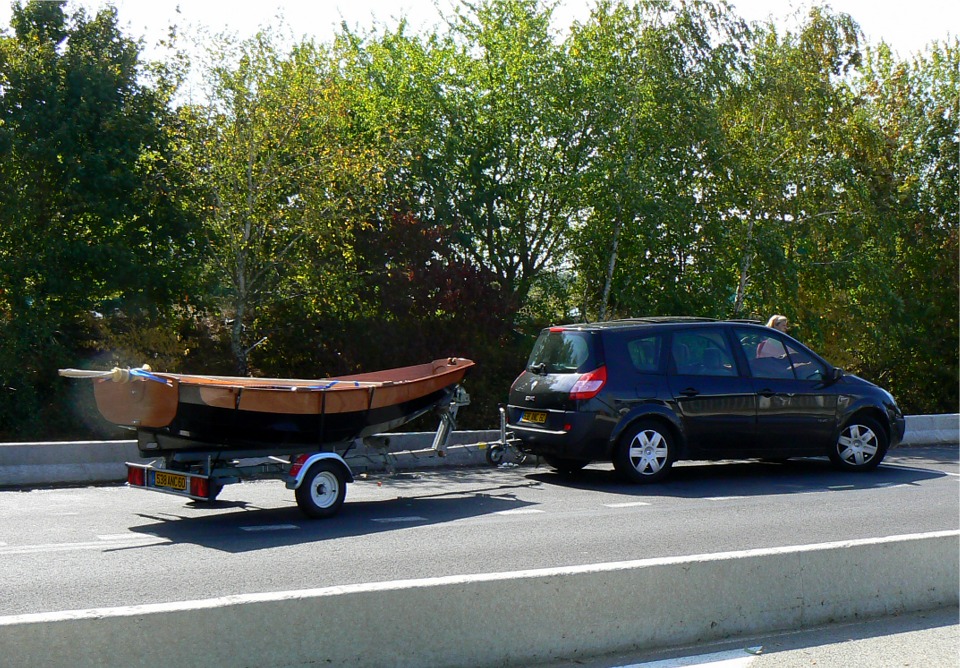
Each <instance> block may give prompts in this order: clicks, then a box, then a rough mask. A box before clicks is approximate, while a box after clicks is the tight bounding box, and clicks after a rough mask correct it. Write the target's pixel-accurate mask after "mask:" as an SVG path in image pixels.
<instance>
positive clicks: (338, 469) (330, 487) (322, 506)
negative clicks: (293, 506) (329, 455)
mask: <svg viewBox="0 0 960 668" xmlns="http://www.w3.org/2000/svg"><path fill="white" fill-rule="evenodd" d="M294 494H295V496H296V497H297V505H298V506H299V507H300V510H301V511H302V512H303V514H304V515H307V516H308V517H313V518H315V519H323V518H327V517H333V516H334V515H336V514H337V513H338V512H339V511H340V507H341V506H342V505H343V500H344V498H345V497H346V495H347V476H346V474H345V473H344V470H343V467H342V466H341V465H340V464H338V463H337V462H333V461H328V460H320V461H319V462H316V463H315V464H314V465H313V466H311V467H310V469H309V470H308V471H307V474H306V475H305V476H304V477H303V481H302V482H301V483H300V486H299V487H297V489H296V492H295V493H294Z"/></svg>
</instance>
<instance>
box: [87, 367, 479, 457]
mask: <svg viewBox="0 0 960 668" xmlns="http://www.w3.org/2000/svg"><path fill="white" fill-rule="evenodd" d="M472 366H473V362H472V361H470V360H466V359H462V358H451V359H443V360H435V361H434V362H431V363H429V364H421V365H417V366H412V367H402V368H398V369H388V370H385V371H378V372H373V373H367V374H357V375H351V376H339V377H336V378H325V379H321V380H294V379H263V378H238V377H230V376H196V375H185V374H163V373H156V374H150V376H151V377H150V378H138V379H135V380H131V381H130V382H123V383H118V382H114V381H112V380H97V381H95V383H94V396H95V398H96V402H97V407H98V409H99V410H100V412H101V414H102V415H103V416H104V417H105V418H106V419H107V420H109V421H111V422H113V423H115V424H118V425H121V426H125V427H132V428H136V429H137V430H138V431H140V432H141V437H140V439H139V440H140V442H141V447H143V444H144V442H152V443H153V444H154V447H151V449H150V451H151V453H153V454H156V453H157V450H158V449H159V450H161V451H163V450H183V449H211V448H223V449H228V450H229V449H244V450H277V451H278V452H279V451H283V452H287V453H290V452H295V451H297V450H298V449H299V448H303V449H315V448H317V447H319V446H321V445H323V444H330V443H344V442H348V441H352V440H353V439H355V438H361V437H363V436H368V435H371V434H375V433H382V432H384V431H387V430H389V429H393V428H396V427H398V426H400V425H402V424H404V423H406V422H409V421H410V420H412V419H414V418H416V417H418V416H420V415H422V414H423V413H425V412H427V411H429V410H431V409H433V408H434V407H436V406H439V405H442V404H444V403H445V402H449V401H450V398H451V396H452V393H453V391H454V388H455V387H456V385H458V384H459V383H460V382H461V381H462V380H463V378H464V376H465V375H466V373H467V371H468V370H469V369H470V367H472ZM148 434H152V435H154V436H156V438H153V439H151V438H149V437H148V438H146V439H145V438H144V436H148Z"/></svg>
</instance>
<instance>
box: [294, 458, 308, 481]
mask: <svg viewBox="0 0 960 668" xmlns="http://www.w3.org/2000/svg"><path fill="white" fill-rule="evenodd" d="M307 459H308V457H307V455H299V456H298V457H297V458H296V459H294V460H293V464H292V465H291V466H290V477H292V478H296V477H297V475H298V474H299V473H300V469H302V468H303V463H304V462H305V461H307Z"/></svg>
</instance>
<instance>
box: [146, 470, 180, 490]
mask: <svg viewBox="0 0 960 668" xmlns="http://www.w3.org/2000/svg"><path fill="white" fill-rule="evenodd" d="M153 482H154V484H155V485H156V486H157V487H169V488H170V489H178V490H180V491H181V492H185V491H187V476H185V475H177V474H175V473H164V472H163V471H157V473H156V476H155V477H154V479H153Z"/></svg>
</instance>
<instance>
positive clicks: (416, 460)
mask: <svg viewBox="0 0 960 668" xmlns="http://www.w3.org/2000/svg"><path fill="white" fill-rule="evenodd" d="M433 436H434V434H433V432H411V433H403V434H384V435H383V436H379V437H374V438H375V439H380V442H381V443H382V444H384V447H370V446H367V445H363V444H358V445H357V447H356V448H354V449H353V450H352V451H351V452H350V453H349V455H348V457H347V461H348V463H349V464H350V466H351V468H353V469H354V472H355V473H362V472H365V471H405V470H416V469H418V468H437V467H466V466H482V465H485V464H486V451H485V447H486V444H487V443H493V442H496V441H498V440H499V438H500V432H499V431H498V430H495V429H493V430H485V431H455V432H453V433H452V434H451V435H450V441H449V445H448V447H447V451H446V456H444V457H440V456H439V455H438V454H437V453H436V452H434V451H433V450H432V449H431V445H432V443H433ZM957 444H960V415H958V414H951V415H908V416H907V431H906V435H905V436H904V440H903V443H902V445H903V446H919V445H957ZM149 461H150V459H143V458H141V457H140V453H139V451H138V450H137V445H136V441H77V442H49V443H0V487H29V486H36V485H58V484H68V485H69V484H97V483H117V482H123V481H125V480H126V476H127V470H126V467H125V466H124V462H141V463H146V462H149Z"/></svg>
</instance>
